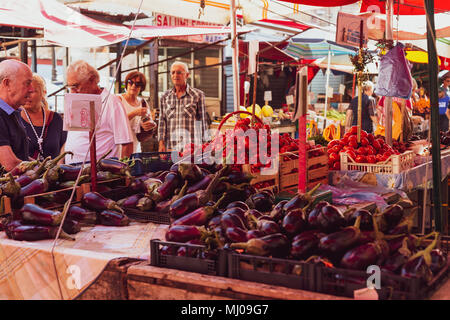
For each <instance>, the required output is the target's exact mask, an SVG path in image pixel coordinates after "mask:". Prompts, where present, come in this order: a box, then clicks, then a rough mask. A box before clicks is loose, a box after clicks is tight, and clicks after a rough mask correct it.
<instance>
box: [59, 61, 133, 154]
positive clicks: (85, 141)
mask: <svg viewBox="0 0 450 320" xmlns="http://www.w3.org/2000/svg"><path fill="white" fill-rule="evenodd" d="M99 81H100V76H99V74H98V72H97V70H96V69H95V68H94V67H92V66H91V65H90V64H88V63H87V62H85V61H83V60H78V61H75V62H73V63H72V64H71V65H70V66H69V67H68V68H67V87H69V88H70V91H71V92H72V93H87V94H100V95H101V99H102V115H101V118H100V119H99V120H97V121H98V122H100V123H99V124H98V123H97V132H96V145H97V158H99V157H102V156H103V155H105V154H106V153H107V152H108V151H109V150H112V152H111V153H110V154H109V157H116V158H120V159H121V158H125V157H130V155H131V153H132V152H133V137H132V133H131V129H130V124H129V122H128V117H127V114H126V112H125V109H124V108H123V107H122V104H121V103H120V100H119V98H117V97H116V96H115V95H113V94H110V93H109V92H108V90H107V89H104V88H100V87H99V86H98V83H99ZM65 149H66V150H67V151H72V152H73V158H72V157H71V156H70V155H68V156H66V163H70V162H82V161H83V160H84V159H85V155H86V153H87V152H88V151H89V132H87V131H69V133H68V135H67V142H66V147H65ZM88 159H89V158H88Z"/></svg>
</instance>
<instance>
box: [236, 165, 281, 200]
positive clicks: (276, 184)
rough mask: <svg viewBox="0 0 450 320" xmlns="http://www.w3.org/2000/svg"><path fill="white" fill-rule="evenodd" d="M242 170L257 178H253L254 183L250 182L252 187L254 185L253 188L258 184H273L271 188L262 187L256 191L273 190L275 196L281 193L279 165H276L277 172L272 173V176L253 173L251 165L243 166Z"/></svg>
mask: <svg viewBox="0 0 450 320" xmlns="http://www.w3.org/2000/svg"><path fill="white" fill-rule="evenodd" d="M242 170H243V171H244V172H248V173H250V174H252V175H254V176H255V178H253V179H252V181H251V182H250V185H252V186H255V185H257V184H260V183H264V182H269V183H270V184H271V186H269V187H262V188H258V187H255V188H256V189H258V190H260V191H262V190H271V191H273V192H274V193H275V194H276V193H278V192H279V190H280V175H279V170H278V164H276V167H275V170H273V171H274V172H273V173H272V172H271V174H261V173H260V172H251V169H250V165H249V164H244V165H243V166H242Z"/></svg>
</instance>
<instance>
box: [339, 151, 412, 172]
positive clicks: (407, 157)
mask: <svg viewBox="0 0 450 320" xmlns="http://www.w3.org/2000/svg"><path fill="white" fill-rule="evenodd" d="M340 157H341V170H358V171H362V172H371V173H389V174H392V173H393V174H396V173H400V172H403V171H405V170H408V169H410V168H412V167H414V158H415V153H414V152H413V151H406V152H404V153H402V154H398V155H392V156H391V158H390V160H388V162H387V163H384V164H380V163H357V162H354V161H353V160H352V159H351V158H350V157H349V156H348V155H347V153H345V152H341V153H340Z"/></svg>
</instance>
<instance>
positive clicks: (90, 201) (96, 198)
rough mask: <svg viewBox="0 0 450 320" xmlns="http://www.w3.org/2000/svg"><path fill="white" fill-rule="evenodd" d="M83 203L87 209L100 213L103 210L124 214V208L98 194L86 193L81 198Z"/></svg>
mask: <svg viewBox="0 0 450 320" xmlns="http://www.w3.org/2000/svg"><path fill="white" fill-rule="evenodd" d="M81 203H82V205H83V206H84V207H85V208H87V209H91V210H95V211H99V212H100V211H103V210H117V211H119V212H120V213H123V210H122V208H121V207H119V206H118V205H117V203H116V202H115V201H113V200H111V199H108V198H105V197H104V196H102V195H101V194H100V193H98V192H92V191H91V192H87V193H85V194H84V195H83V197H82V198H81Z"/></svg>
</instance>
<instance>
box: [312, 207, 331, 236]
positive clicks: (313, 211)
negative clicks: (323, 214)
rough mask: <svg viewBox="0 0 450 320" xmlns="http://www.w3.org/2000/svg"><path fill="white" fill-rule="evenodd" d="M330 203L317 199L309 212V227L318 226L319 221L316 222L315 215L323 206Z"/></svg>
mask: <svg viewBox="0 0 450 320" xmlns="http://www.w3.org/2000/svg"><path fill="white" fill-rule="evenodd" d="M328 205H330V204H329V203H328V202H327V201H319V202H318V203H317V204H316V205H315V206H314V208H313V209H312V210H311V211H310V212H309V215H308V224H309V226H310V227H311V228H314V229H317V228H319V222H317V217H318V216H319V213H320V211H321V210H322V208H323V207H325V206H328Z"/></svg>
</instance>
